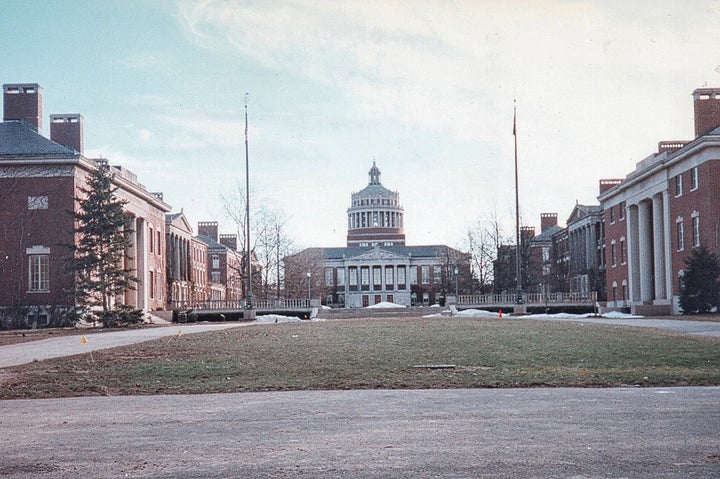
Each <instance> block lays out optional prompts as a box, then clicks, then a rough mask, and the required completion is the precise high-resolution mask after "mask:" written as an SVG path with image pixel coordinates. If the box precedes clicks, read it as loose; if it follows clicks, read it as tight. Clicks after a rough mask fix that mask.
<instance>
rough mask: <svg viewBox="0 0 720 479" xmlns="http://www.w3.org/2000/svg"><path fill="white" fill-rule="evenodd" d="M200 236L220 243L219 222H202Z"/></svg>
mask: <svg viewBox="0 0 720 479" xmlns="http://www.w3.org/2000/svg"><path fill="white" fill-rule="evenodd" d="M198 234H199V235H203V236H207V237H208V238H210V239H212V240H214V241H218V239H219V238H218V222H217V221H201V222H199V223H198Z"/></svg>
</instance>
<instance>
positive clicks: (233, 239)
mask: <svg viewBox="0 0 720 479" xmlns="http://www.w3.org/2000/svg"><path fill="white" fill-rule="evenodd" d="M237 243H238V240H237V235H220V244H221V245H223V246H225V247H227V248H230V249H231V250H233V251H237Z"/></svg>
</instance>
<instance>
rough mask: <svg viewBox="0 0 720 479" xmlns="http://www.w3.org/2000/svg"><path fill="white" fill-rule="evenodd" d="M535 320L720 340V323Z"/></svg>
mask: <svg viewBox="0 0 720 479" xmlns="http://www.w3.org/2000/svg"><path fill="white" fill-rule="evenodd" d="M537 316H540V317H536V318H534V319H538V320H541V321H572V322H576V323H595V324H611V325H615V326H631V327H637V328H656V329H664V330H666V331H672V332H675V333H681V334H696V335H700V336H713V337H717V338H720V322H717V321H693V320H684V319H663V318H628V319H614V318H592V317H590V318H557V317H554V318H553V317H547V318H544V317H542V316H541V315H537Z"/></svg>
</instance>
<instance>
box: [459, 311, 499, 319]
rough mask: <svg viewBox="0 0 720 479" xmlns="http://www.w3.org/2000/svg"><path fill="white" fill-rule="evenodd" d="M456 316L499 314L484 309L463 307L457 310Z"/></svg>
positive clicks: (469, 316)
mask: <svg viewBox="0 0 720 479" xmlns="http://www.w3.org/2000/svg"><path fill="white" fill-rule="evenodd" d="M457 316H461V317H465V318H497V317H498V316H499V314H498V313H494V312H492V311H486V310H484V309H464V310H462V311H458V313H457Z"/></svg>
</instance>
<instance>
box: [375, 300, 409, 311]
mask: <svg viewBox="0 0 720 479" xmlns="http://www.w3.org/2000/svg"><path fill="white" fill-rule="evenodd" d="M366 307H367V309H383V308H404V307H405V306H403V305H402V304H395V303H388V302H387V301H383V302H380V303H377V304H373V305H370V306H366Z"/></svg>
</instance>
